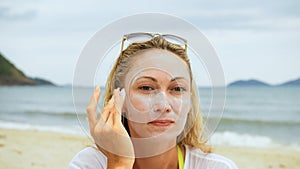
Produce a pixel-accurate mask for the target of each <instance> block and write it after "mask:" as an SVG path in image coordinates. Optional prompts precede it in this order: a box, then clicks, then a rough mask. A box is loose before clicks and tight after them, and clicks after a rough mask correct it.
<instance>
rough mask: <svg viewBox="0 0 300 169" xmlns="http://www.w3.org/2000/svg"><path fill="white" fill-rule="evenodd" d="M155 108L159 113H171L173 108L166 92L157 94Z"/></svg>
mask: <svg viewBox="0 0 300 169" xmlns="http://www.w3.org/2000/svg"><path fill="white" fill-rule="evenodd" d="M154 99H155V100H154V105H153V109H154V112H157V113H170V112H171V110H172V108H171V105H170V104H169V102H168V98H167V96H166V94H165V93H160V94H157V96H156V97H155V98H154Z"/></svg>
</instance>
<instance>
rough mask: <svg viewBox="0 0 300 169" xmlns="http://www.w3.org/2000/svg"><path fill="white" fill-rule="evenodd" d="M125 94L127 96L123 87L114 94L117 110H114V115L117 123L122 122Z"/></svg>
mask: <svg viewBox="0 0 300 169" xmlns="http://www.w3.org/2000/svg"><path fill="white" fill-rule="evenodd" d="M125 96H126V93H125V90H124V89H122V90H121V91H120V90H119V89H118V90H116V92H115V94H114V98H115V110H117V111H115V112H114V115H113V117H114V122H115V123H118V122H121V118H122V115H121V114H122V107H123V104H124V100H125Z"/></svg>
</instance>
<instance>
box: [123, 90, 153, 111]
mask: <svg viewBox="0 0 300 169" xmlns="http://www.w3.org/2000/svg"><path fill="white" fill-rule="evenodd" d="M127 101H128V104H129V105H130V106H131V109H135V110H136V111H137V112H140V113H144V112H147V111H149V110H150V106H151V105H150V100H149V98H148V97H147V96H143V95H139V94H132V95H130V96H129V98H128V99H127Z"/></svg>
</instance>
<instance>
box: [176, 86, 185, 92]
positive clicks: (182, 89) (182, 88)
mask: <svg viewBox="0 0 300 169" xmlns="http://www.w3.org/2000/svg"><path fill="white" fill-rule="evenodd" d="M173 90H174V91H176V92H184V91H186V89H185V88H184V87H174V88H173Z"/></svg>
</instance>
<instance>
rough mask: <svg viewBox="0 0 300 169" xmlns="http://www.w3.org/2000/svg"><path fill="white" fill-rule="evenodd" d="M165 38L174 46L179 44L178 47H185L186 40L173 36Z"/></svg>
mask: <svg viewBox="0 0 300 169" xmlns="http://www.w3.org/2000/svg"><path fill="white" fill-rule="evenodd" d="M163 38H164V39H165V40H167V41H168V42H171V43H173V44H177V45H185V43H186V42H185V40H183V39H181V38H179V37H177V36H172V35H165V36H163Z"/></svg>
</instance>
